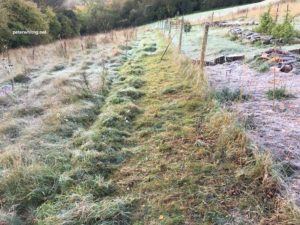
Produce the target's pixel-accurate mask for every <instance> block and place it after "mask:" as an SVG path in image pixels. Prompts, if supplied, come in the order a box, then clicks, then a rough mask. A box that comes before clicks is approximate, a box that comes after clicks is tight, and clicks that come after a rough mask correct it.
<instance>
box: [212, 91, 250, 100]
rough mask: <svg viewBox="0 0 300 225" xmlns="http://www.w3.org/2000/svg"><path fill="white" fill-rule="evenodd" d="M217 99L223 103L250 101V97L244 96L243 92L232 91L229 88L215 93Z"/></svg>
mask: <svg viewBox="0 0 300 225" xmlns="http://www.w3.org/2000/svg"><path fill="white" fill-rule="evenodd" d="M215 98H216V99H217V100H218V101H219V102H221V103H226V102H234V101H239V100H248V99H249V96H248V95H244V94H242V93H241V90H239V89H237V90H233V91H231V90H230V89H229V88H224V89H222V90H221V91H218V92H216V93H215Z"/></svg>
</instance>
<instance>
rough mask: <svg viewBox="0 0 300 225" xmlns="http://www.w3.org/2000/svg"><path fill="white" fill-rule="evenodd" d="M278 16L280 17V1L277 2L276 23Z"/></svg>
mask: <svg viewBox="0 0 300 225" xmlns="http://www.w3.org/2000/svg"><path fill="white" fill-rule="evenodd" d="M278 17H279V3H278V4H277V9H276V16H275V23H277V21H278Z"/></svg>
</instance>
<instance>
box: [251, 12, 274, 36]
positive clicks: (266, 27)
mask: <svg viewBox="0 0 300 225" xmlns="http://www.w3.org/2000/svg"><path fill="white" fill-rule="evenodd" d="M275 25H276V23H275V21H274V19H273V17H272V15H271V8H270V9H269V10H268V12H266V13H264V14H262V15H261V17H260V21H259V26H258V27H257V28H256V31H257V32H260V33H267V34H270V33H272V30H273V28H274V26H275Z"/></svg>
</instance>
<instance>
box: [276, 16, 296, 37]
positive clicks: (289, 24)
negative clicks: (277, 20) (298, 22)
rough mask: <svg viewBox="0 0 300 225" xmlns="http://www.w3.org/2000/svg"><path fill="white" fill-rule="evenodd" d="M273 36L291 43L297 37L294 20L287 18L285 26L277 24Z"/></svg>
mask: <svg viewBox="0 0 300 225" xmlns="http://www.w3.org/2000/svg"><path fill="white" fill-rule="evenodd" d="M271 34H272V35H273V36H274V37H275V38H280V39H283V41H284V42H289V41H291V40H292V39H293V37H295V36H296V31H295V28H294V25H293V19H292V18H291V17H286V19H285V20H284V22H283V24H277V25H276V26H275V27H273V29H272V32H271Z"/></svg>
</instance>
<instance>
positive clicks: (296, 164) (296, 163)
mask: <svg viewBox="0 0 300 225" xmlns="http://www.w3.org/2000/svg"><path fill="white" fill-rule="evenodd" d="M288 165H289V166H290V167H291V168H292V169H293V170H300V160H290V161H289V162H288Z"/></svg>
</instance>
